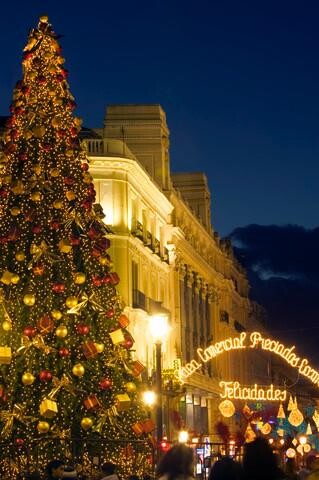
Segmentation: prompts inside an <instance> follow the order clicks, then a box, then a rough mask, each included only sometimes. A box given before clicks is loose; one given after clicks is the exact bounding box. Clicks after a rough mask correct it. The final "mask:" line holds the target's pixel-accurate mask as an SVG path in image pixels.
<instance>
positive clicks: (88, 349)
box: [82, 340, 99, 359]
mask: <svg viewBox="0 0 319 480" xmlns="http://www.w3.org/2000/svg"><path fill="white" fill-rule="evenodd" d="M82 351H83V353H84V356H85V357H86V358H87V359H89V358H95V357H96V356H97V355H98V353H99V352H98V350H97V348H96V345H95V343H94V342H92V340H89V341H88V342H85V343H82Z"/></svg>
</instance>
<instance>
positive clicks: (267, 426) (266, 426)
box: [260, 423, 271, 435]
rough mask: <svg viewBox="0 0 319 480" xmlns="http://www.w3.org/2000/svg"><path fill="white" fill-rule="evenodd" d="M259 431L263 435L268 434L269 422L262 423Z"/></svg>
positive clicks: (269, 430)
mask: <svg viewBox="0 0 319 480" xmlns="http://www.w3.org/2000/svg"><path fill="white" fill-rule="evenodd" d="M260 431H261V433H263V434H264V435H268V434H269V433H270V432H271V425H270V424H269V423H264V424H263V426H262V427H261V429H260Z"/></svg>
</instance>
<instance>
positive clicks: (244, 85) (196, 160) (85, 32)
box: [0, 0, 319, 235]
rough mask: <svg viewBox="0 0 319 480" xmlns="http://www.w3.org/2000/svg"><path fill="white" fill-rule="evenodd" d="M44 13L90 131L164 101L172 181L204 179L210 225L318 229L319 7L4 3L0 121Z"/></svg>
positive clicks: (234, 1) (172, 0)
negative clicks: (107, 116)
mask: <svg viewBox="0 0 319 480" xmlns="http://www.w3.org/2000/svg"><path fill="white" fill-rule="evenodd" d="M43 13H47V14H48V15H49V18H50V21H51V23H52V24H53V26H54V29H55V31H56V32H57V33H59V34H61V35H62V36H63V37H62V38H61V40H60V42H61V44H62V47H63V53H64V56H65V57H66V68H67V69H68V70H69V71H70V77H69V81H70V86H71V91H72V93H73V94H74V96H75V97H76V100H77V103H78V106H79V108H78V114H79V115H80V116H82V117H83V119H84V123H85V125H86V126H91V127H100V126H102V122H103V117H104V112H105V107H106V105H107V104H111V103H160V104H161V105H162V106H163V108H164V109H165V111H166V113H167V121H168V125H169V128H170V131H171V166H172V170H174V171H185V170H201V171H205V172H206V174H207V176H208V179H209V184H210V188H211V191H212V198H213V200H212V208H213V215H212V218H213V225H214V227H215V229H216V230H218V231H219V232H220V233H221V234H222V235H225V234H228V233H230V232H231V231H232V230H233V229H234V228H235V227H240V226H244V225H247V224H250V223H259V224H286V223H293V224H299V225H303V226H305V227H308V228H311V227H314V226H317V225H318V216H317V204H318V200H319V189H318V186H317V185H318V172H319V163H318V158H319V122H318V118H319V27H318V25H319V3H318V2H317V1H306V2H301V1H300V0H299V1H294V0H290V1H286V0H276V1H272V0H258V1H256V0H254V1H245V0H243V1H238V0H220V1H218V0H196V1H195V0H184V1H180V0H147V1H144V0H136V1H132V0H130V1H129V0H121V1H118V2H114V1H112V2H107V1H106V0H104V1H100V0H95V1H94V2H82V3H81V2H75V1H73V0H65V1H63V2H62V1H58V0H55V1H44V0H42V1H32V0H29V1H28V2H22V1H16V2H14V1H12V2H7V1H6V2H4V3H3V4H2V5H1V15H0V39H1V47H2V49H1V70H0V71H1V73H0V115H1V114H2V115H5V114H7V112H8V106H9V103H10V100H11V93H12V88H13V86H14V83H15V82H16V81H17V80H18V79H19V78H20V76H21V74H20V71H21V67H20V61H21V52H22V48H23V47H24V45H25V43H26V38H27V32H28V29H29V28H30V27H33V26H35V25H36V24H37V21H38V17H39V15H40V14H43Z"/></svg>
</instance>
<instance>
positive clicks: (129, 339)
mask: <svg viewBox="0 0 319 480" xmlns="http://www.w3.org/2000/svg"><path fill="white" fill-rule="evenodd" d="M133 344H134V340H133V338H132V337H125V340H124V342H123V344H122V345H123V347H124V348H126V350H129V349H130V348H132V347H133Z"/></svg>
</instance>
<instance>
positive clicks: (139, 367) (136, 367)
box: [131, 360, 145, 377]
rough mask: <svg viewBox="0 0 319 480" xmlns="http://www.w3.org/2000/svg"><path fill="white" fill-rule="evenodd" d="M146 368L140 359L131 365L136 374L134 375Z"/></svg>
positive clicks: (136, 375)
mask: <svg viewBox="0 0 319 480" xmlns="http://www.w3.org/2000/svg"><path fill="white" fill-rule="evenodd" d="M144 369H145V367H144V365H143V364H142V363H141V362H140V361H139V360H135V361H134V362H133V363H132V365H131V370H132V375H134V377H138V376H139V375H141V373H142V372H143V370H144Z"/></svg>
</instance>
